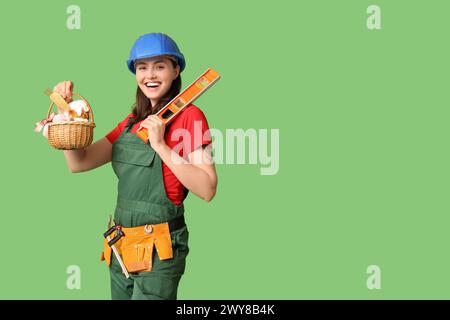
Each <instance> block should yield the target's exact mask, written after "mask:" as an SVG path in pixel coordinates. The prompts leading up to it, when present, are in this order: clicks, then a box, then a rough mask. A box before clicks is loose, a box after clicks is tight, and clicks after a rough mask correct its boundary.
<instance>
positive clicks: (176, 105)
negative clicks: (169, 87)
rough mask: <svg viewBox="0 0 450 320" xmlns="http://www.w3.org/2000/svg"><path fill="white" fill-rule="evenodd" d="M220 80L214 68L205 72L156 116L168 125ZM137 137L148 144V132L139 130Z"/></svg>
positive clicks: (145, 129) (142, 128)
mask: <svg viewBox="0 0 450 320" xmlns="http://www.w3.org/2000/svg"><path fill="white" fill-rule="evenodd" d="M219 79H220V75H219V73H217V71H215V70H214V69H212V68H209V69H208V70H206V71H205V73H203V74H202V75H201V76H200V77H199V78H198V79H197V80H195V81H194V82H193V83H192V84H191V85H190V86H189V87H187V88H186V89H184V91H182V92H181V93H180V94H178V95H177V96H176V97H175V98H173V99H172V100H171V101H170V102H169V103H168V104H166V105H165V106H164V107H163V108H162V109H161V110H159V111H158V112H157V113H156V116H157V117H158V118H159V119H161V120H162V121H163V122H164V123H165V124H166V125H167V124H168V123H169V122H170V121H172V119H173V118H175V117H176V116H177V115H178V114H180V112H181V111H182V110H183V109H184V108H185V107H187V106H188V105H189V104H190V103H192V102H193V101H194V100H195V99H197V98H198V97H200V96H201V95H202V93H204V92H205V91H206V90H207V89H209V88H210V87H211V86H212V85H213V84H214V83H215V82H216V81H217V80H219ZM136 135H137V136H138V137H139V138H141V139H142V140H143V141H144V142H145V143H148V130H147V128H144V127H141V128H139V129H138V130H137V132H136Z"/></svg>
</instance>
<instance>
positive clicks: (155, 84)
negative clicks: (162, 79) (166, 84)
mask: <svg viewBox="0 0 450 320" xmlns="http://www.w3.org/2000/svg"><path fill="white" fill-rule="evenodd" d="M145 85H146V86H147V87H152V88H155V87H157V86H159V83H150V82H148V83H146V84H145Z"/></svg>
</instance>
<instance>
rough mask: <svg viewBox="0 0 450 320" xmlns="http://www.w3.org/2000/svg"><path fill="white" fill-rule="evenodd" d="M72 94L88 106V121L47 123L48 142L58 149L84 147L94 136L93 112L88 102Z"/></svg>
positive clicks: (49, 110) (50, 109)
mask: <svg viewBox="0 0 450 320" xmlns="http://www.w3.org/2000/svg"><path fill="white" fill-rule="evenodd" d="M73 95H75V96H78V97H79V98H81V99H82V100H83V101H84V102H85V103H86V105H87V106H88V108H89V122H86V121H62V122H55V123H49V124H48V143H49V144H50V145H51V146H52V147H53V148H55V149H58V150H73V149H84V148H86V147H88V146H89V145H90V144H91V143H92V139H93V138H94V128H95V123H94V114H93V113H92V108H91V106H90V104H89V102H87V101H86V99H84V98H83V97H82V96H81V95H79V94H78V93H74V94H73ZM53 105H54V103H53V102H52V104H51V105H50V108H49V109H48V112H47V118H48V117H49V116H50V112H51V111H52V107H53Z"/></svg>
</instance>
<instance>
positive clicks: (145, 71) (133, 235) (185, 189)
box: [55, 33, 217, 299]
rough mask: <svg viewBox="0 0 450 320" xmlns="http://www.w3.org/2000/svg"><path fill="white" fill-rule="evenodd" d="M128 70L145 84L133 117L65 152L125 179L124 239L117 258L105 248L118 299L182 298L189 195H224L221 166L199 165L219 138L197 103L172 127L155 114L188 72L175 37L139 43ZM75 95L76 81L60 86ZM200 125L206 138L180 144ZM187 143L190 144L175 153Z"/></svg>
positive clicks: (78, 168) (81, 167)
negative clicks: (142, 133) (141, 133)
mask: <svg viewBox="0 0 450 320" xmlns="http://www.w3.org/2000/svg"><path fill="white" fill-rule="evenodd" d="M127 66H128V68H129V70H130V71H131V72H132V73H133V74H135V79H136V83H137V89H136V103H135V104H134V105H133V107H132V112H131V113H130V114H129V115H128V116H127V117H126V118H125V119H124V120H123V121H121V122H120V123H119V124H118V125H117V127H116V128H115V129H114V130H112V131H111V132H110V133H109V134H108V135H106V137H104V138H103V139H101V140H99V141H97V142H96V143H94V144H92V145H90V146H89V147H88V148H87V149H84V150H68V151H65V152H64V155H65V157H66V160H67V164H68V167H69V169H70V170H71V171H72V172H83V171H88V170H92V169H94V168H97V167H99V166H102V165H104V164H106V163H108V162H110V161H111V162H112V167H113V170H114V173H115V174H116V176H117V178H118V188H117V190H118V195H117V203H116V209H115V211H114V222H115V223H116V226H115V229H114V230H116V231H114V232H115V233H112V234H111V235H110V236H111V238H112V237H114V236H115V235H120V236H121V237H122V238H120V240H119V241H118V242H116V243H115V246H116V247H117V252H118V256H117V257H116V256H115V255H112V250H111V247H110V244H111V243H109V241H106V240H105V242H104V251H103V259H104V260H105V261H106V262H107V264H108V266H109V271H110V279H111V296H112V298H113V299H176V297H177V289H178V284H179V281H180V279H181V277H182V275H183V273H184V270H185V263H186V256H187V254H188V252H189V246H188V236H189V232H188V229H187V226H186V223H185V220H184V206H183V201H184V199H185V198H186V196H187V195H188V193H189V192H192V193H194V194H195V195H197V196H198V197H200V198H202V199H204V200H205V201H208V202H209V201H211V200H212V198H213V197H214V196H215V193H216V187H217V176H216V171H215V166H214V163H212V162H208V163H197V162H196V161H194V159H199V158H205V159H206V158H209V159H210V158H211V148H210V147H209V146H210V144H211V142H212V141H211V138H210V136H209V135H207V134H204V132H206V131H208V130H209V127H208V123H207V121H206V118H205V116H204V114H203V112H202V111H201V110H200V109H199V108H197V107H196V106H194V105H192V104H191V105H188V106H186V107H185V108H184V110H183V112H182V113H181V114H180V115H179V116H177V117H176V118H175V119H174V120H173V121H172V122H171V123H170V125H168V126H167V127H165V124H164V122H163V121H161V120H160V119H159V118H158V117H157V116H155V113H156V112H158V111H159V110H160V109H161V108H162V107H164V106H165V105H166V104H167V103H168V102H169V101H170V100H172V99H173V98H174V97H176V96H177V95H178V94H179V93H180V89H181V77H180V73H181V72H182V71H183V69H184V67H185V60H184V56H183V54H182V53H181V52H180V51H179V49H178V47H177V45H176V44H175V42H174V41H173V40H172V39H171V38H170V37H169V36H167V35H165V34H161V33H150V34H145V35H143V36H142V37H140V38H139V39H137V40H136V42H135V43H134V45H133V47H132V49H131V52H130V57H129V59H128V60H127ZM72 90H73V83H72V82H71V81H68V82H63V83H60V84H58V85H57V86H56V87H55V91H58V92H60V93H61V94H62V95H63V96H64V97H65V98H66V99H70V97H71V95H72ZM199 122H201V123H202V131H203V132H202V136H203V138H202V139H200V140H199V139H195V140H188V139H186V140H184V138H181V139H172V136H173V134H174V132H176V131H177V129H182V130H186V131H188V132H189V133H190V134H192V135H193V134H194V124H195V123H199ZM140 127H144V128H146V129H147V130H148V135H149V143H145V142H143V141H142V140H141V139H140V138H139V137H138V136H137V135H136V131H137V130H138V129H139V128H140ZM180 143H182V144H183V147H182V148H179V149H177V150H176V151H175V150H173V149H174V147H175V146H179V145H180ZM110 230H111V229H110ZM121 230H123V232H121ZM119 231H120V232H119ZM121 260H123V264H121ZM123 266H124V268H126V270H125V272H123V271H124V270H123V269H122V267H123Z"/></svg>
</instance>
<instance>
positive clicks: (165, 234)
mask: <svg viewBox="0 0 450 320" xmlns="http://www.w3.org/2000/svg"><path fill="white" fill-rule="evenodd" d="M185 225H186V224H185V221H184V215H182V216H180V217H178V218H176V219H174V220H171V221H169V222H163V223H158V224H147V225H145V226H139V227H134V228H124V227H121V226H117V225H116V226H114V227H113V228H115V230H114V232H112V233H111V234H110V238H111V239H114V238H115V237H116V236H117V234H118V233H120V232H121V233H122V237H120V239H119V240H117V241H112V240H111V241H108V240H107V239H106V236H105V240H104V242H103V253H102V256H101V260H102V261H106V263H107V265H108V266H110V265H111V254H112V248H111V246H110V245H114V246H115V247H116V249H117V251H118V253H119V254H120V255H121V257H122V260H123V263H124V265H125V267H126V269H127V271H128V272H144V271H151V270H152V256H153V248H154V247H156V252H157V253H158V257H159V259H160V260H167V259H171V258H173V250H172V238H171V236H170V232H171V231H175V230H178V229H181V228H182V227H184V226H185ZM105 234H106V233H105Z"/></svg>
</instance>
